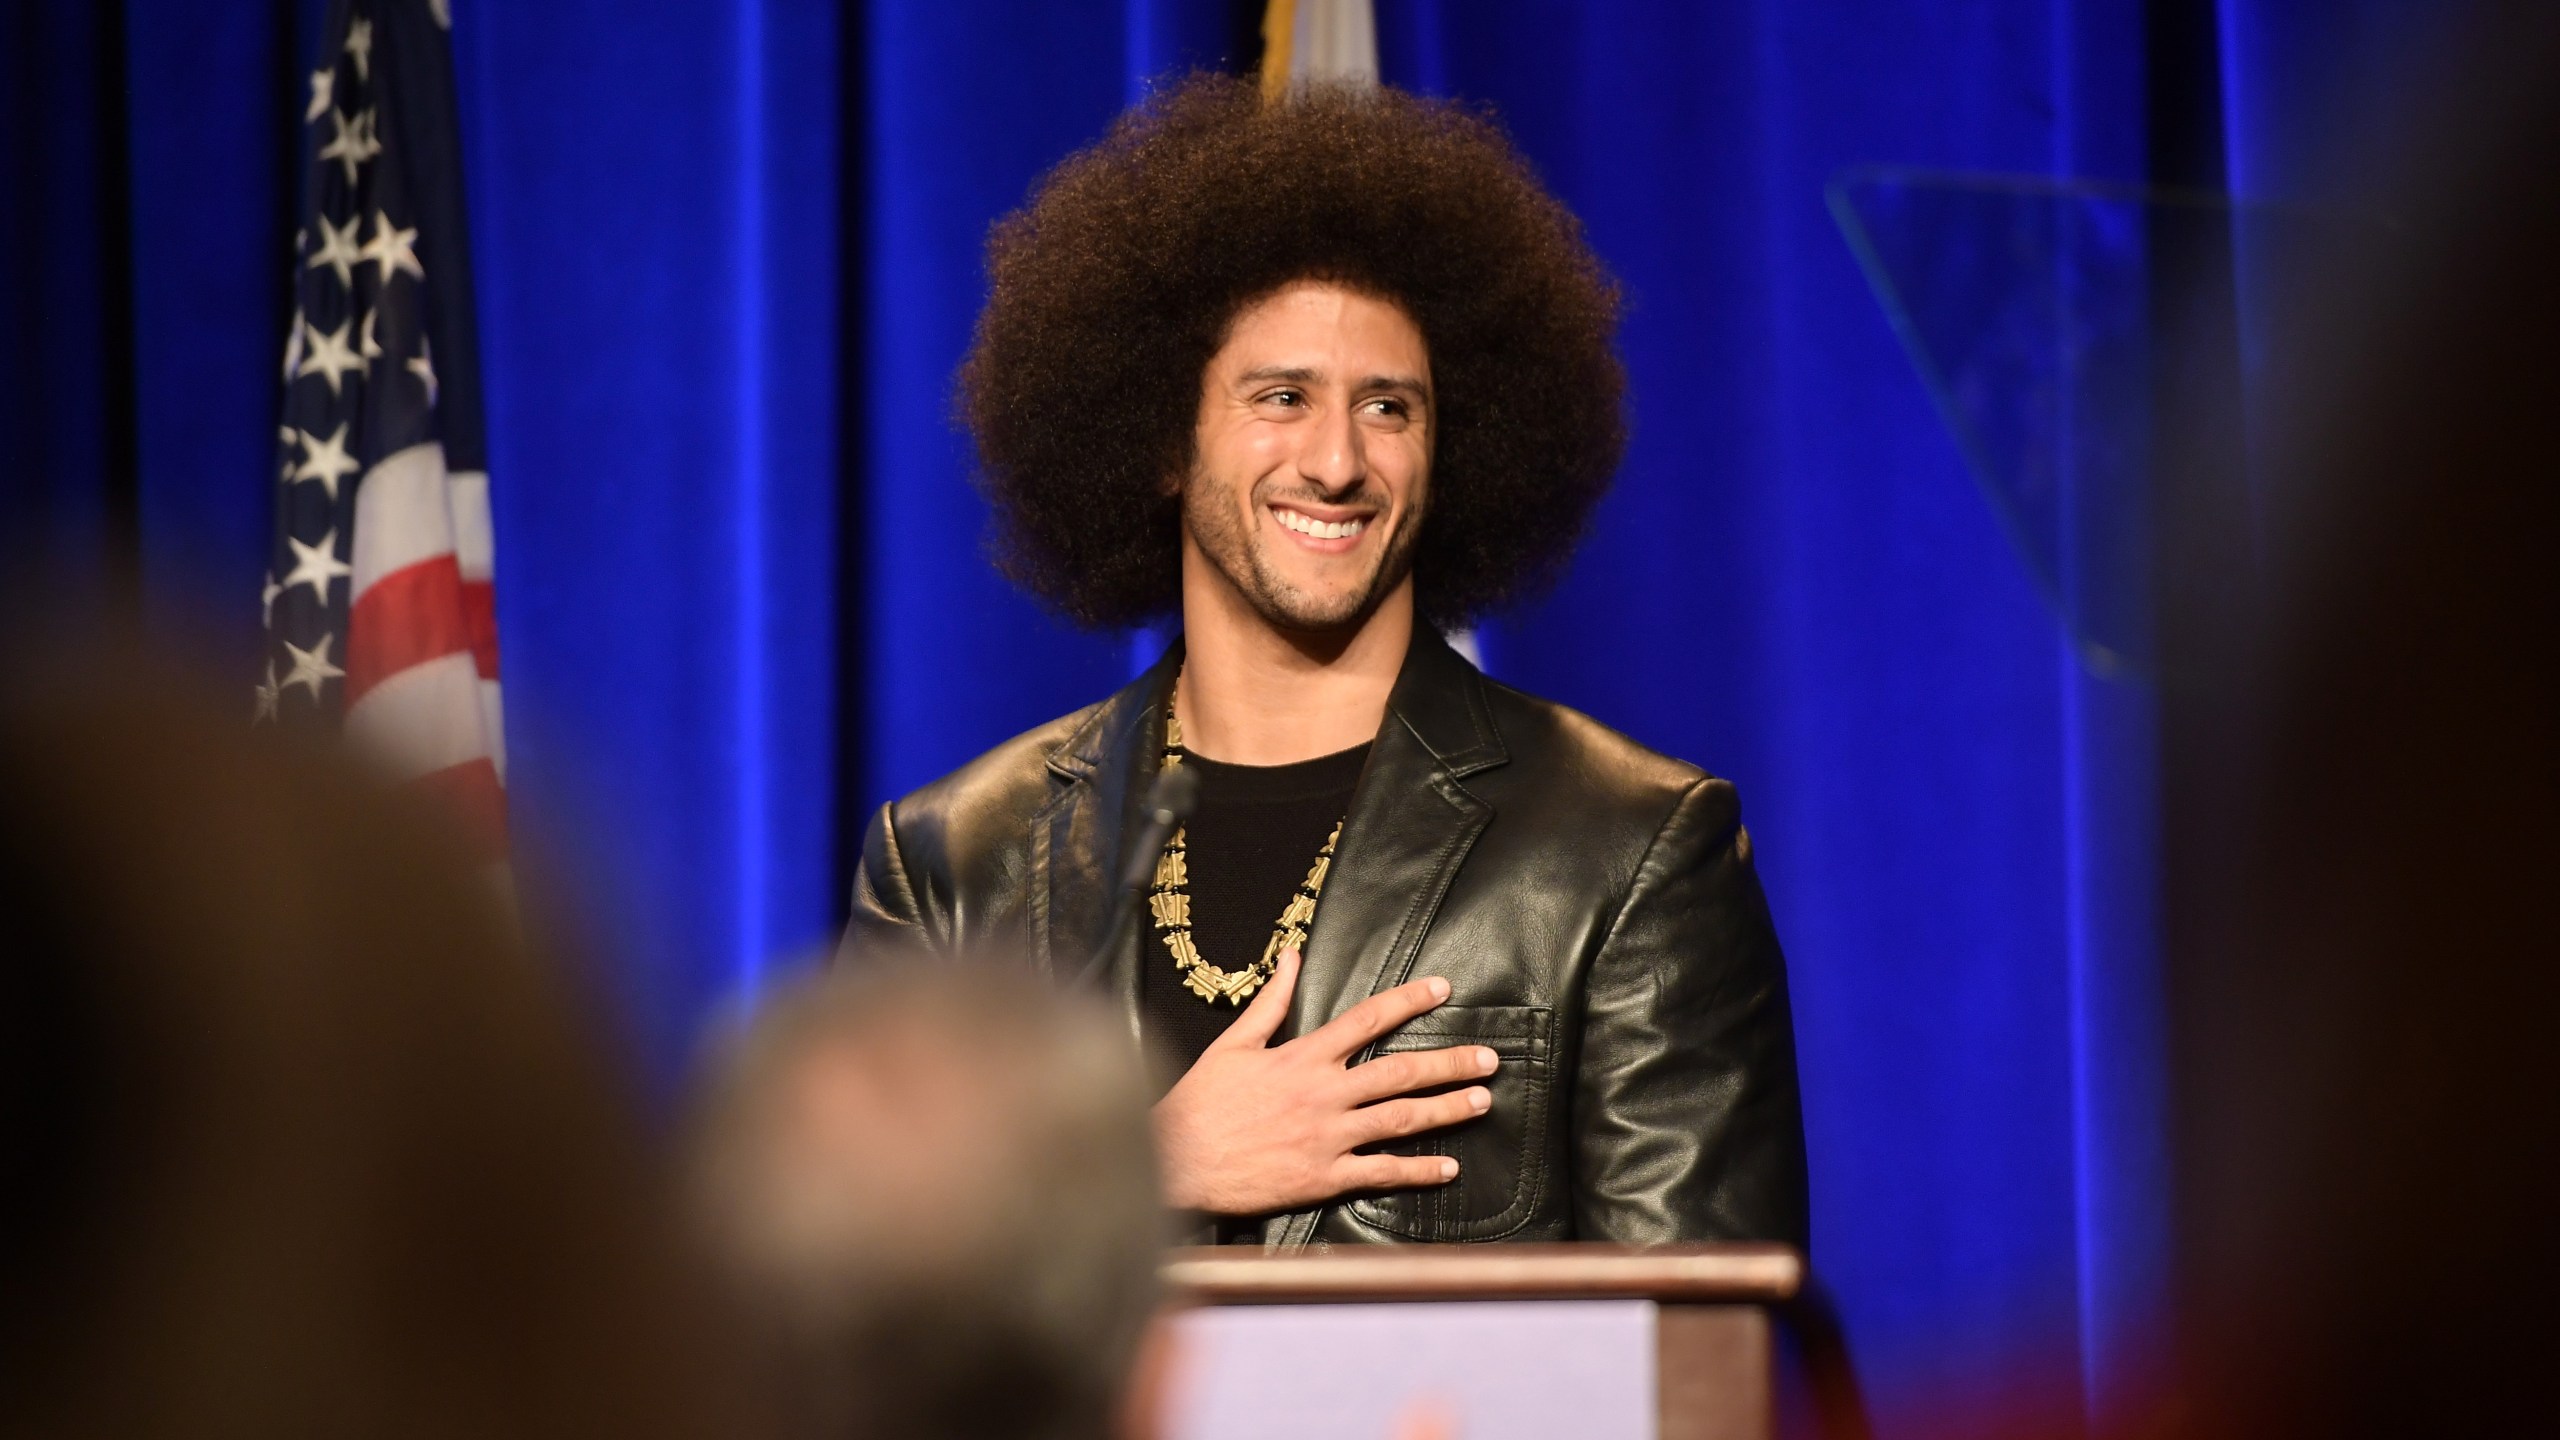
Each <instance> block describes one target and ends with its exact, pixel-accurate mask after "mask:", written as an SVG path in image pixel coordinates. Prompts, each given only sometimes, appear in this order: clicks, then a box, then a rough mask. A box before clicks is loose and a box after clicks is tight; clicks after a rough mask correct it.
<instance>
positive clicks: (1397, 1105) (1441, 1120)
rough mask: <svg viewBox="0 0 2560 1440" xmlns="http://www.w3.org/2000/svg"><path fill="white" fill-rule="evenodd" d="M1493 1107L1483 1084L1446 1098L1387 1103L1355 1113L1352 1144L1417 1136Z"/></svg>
mask: <svg viewBox="0 0 2560 1440" xmlns="http://www.w3.org/2000/svg"><path fill="white" fill-rule="evenodd" d="M1491 1108H1493V1092H1492V1091H1490V1090H1487V1089H1486V1088H1485V1087H1483V1086H1482V1085H1470V1086H1468V1087H1467V1088H1466V1089H1464V1090H1458V1091H1453V1092H1451V1093H1450V1094H1447V1095H1424V1096H1419V1097H1416V1098H1414V1099H1411V1100H1389V1101H1385V1102H1383V1103H1381V1104H1377V1105H1370V1106H1366V1107H1364V1108H1362V1109H1358V1110H1354V1111H1352V1112H1351V1114H1350V1116H1349V1117H1348V1118H1349V1120H1350V1123H1351V1136H1352V1138H1351V1143H1352V1144H1354V1145H1374V1144H1376V1143H1377V1142H1379V1141H1381V1140H1395V1139H1399V1138H1401V1137H1403V1136H1406V1135H1419V1134H1421V1133H1422V1132H1423V1131H1425V1130H1437V1129H1440V1128H1441V1127H1442V1126H1445V1125H1455V1124H1457V1123H1458V1122H1460V1121H1462V1120H1473V1119H1474V1118H1476V1117H1477V1116H1479V1115H1481V1114H1483V1113H1484V1112H1485V1111H1487V1110H1489V1109H1491Z"/></svg>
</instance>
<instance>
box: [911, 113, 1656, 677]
mask: <svg viewBox="0 0 2560 1440" xmlns="http://www.w3.org/2000/svg"><path fill="white" fill-rule="evenodd" d="M988 270H989V278H990V280H991V282H992V289H991V293H990V294H989V296H988V300H987V306H986V309H985V311H984V312H983V313H982V314H981V315H980V316H979V320H978V330H977V336H976V339H975V342H974V343H973V345H972V346H971V348H970V352H969V358H968V360H967V362H966V363H965V364H964V365H963V366H962V367H961V371H960V395H959V403H960V410H961V414H962V417H963V419H964V421H965V422H966V424H967V425H968V428H969V431H970V433H971V435H972V436H973V437H974V439H975V441H976V443H977V452H978V462H979V483H980V485H981V486H982V487H983V488H984V490H985V492H986V494H987V497H988V499H989V501H990V502H991V503H992V505H993V507H994V512H995V537H994V552H995V558H996V562H997V564H998V566H999V567H1000V568H1001V569H1002V570H1003V571H1004V572H1005V574H1006V575H1007V576H1009V577H1011V578H1012V579H1013V580H1014V582H1015V583H1017V584H1019V585H1021V586H1022V587H1023V588H1024V589H1026V590H1028V591H1030V592H1031V593H1032V594H1034V595H1036V596H1038V597H1040V598H1041V599H1042V600H1044V601H1046V602H1048V603H1049V604H1051V605H1053V606H1055V607H1056V608H1057V609H1059V610H1060V611H1062V612H1064V613H1065V614H1066V615H1068V616H1069V617H1071V618H1072V619H1074V620H1077V621H1079V622H1081V623H1083V624H1086V625H1091V626H1121V625H1133V624H1139V623H1143V622H1146V621H1149V620H1152V619H1155V618H1157V617H1160V616H1163V615H1165V614H1168V613H1170V612H1171V611H1173V610H1174V609H1175V608H1176V607H1177V605H1178V603H1179V598H1180V574H1181V562H1180V553H1181V552H1180V529H1179V526H1180V515H1181V501H1180V498H1179V496H1178V494H1174V493H1168V492H1169V490H1170V489H1178V487H1175V486H1171V485H1169V482H1171V481H1175V480H1178V479H1179V478H1180V477H1182V476H1184V475H1187V474H1188V472H1189V470H1190V467H1191V464H1192V460H1193V433H1194V428H1195V425H1196V423H1197V417H1198V413H1199V403H1200V384H1201V375H1202V373H1203V371H1204V370H1205V369H1206V368H1207V366H1208V363H1209V360H1210V358H1211V357H1212V356H1214V355H1215V354H1216V353H1217V350H1218V347H1219V346H1220V345H1221V344H1222V343H1224V339H1225V336H1226V332H1227V329H1228V327H1229V325H1231V324H1232V323H1233V321H1234V319H1235V316H1236V315H1237V313H1238V312H1239V311H1240V310H1242V309H1243V308H1244V307H1245V306H1246V305H1247V304H1249V303H1250V302H1252V301H1254V300H1257V299H1259V298H1261V297H1263V296H1266V295H1269V294H1271V293H1272V292H1274V291H1276V290H1278V289H1280V288H1281V287H1283V286H1285V285H1287V284H1290V283H1292V282H1294V281H1298V280H1304V279H1322V280H1330V281H1334V282H1336V283H1340V284H1343V285H1345V286H1348V287H1351V288H1354V289H1357V290H1360V291H1362V292H1364V293H1368V294H1372V295H1375V296H1377V297H1379V298H1382V299H1386V300H1390V301H1393V302H1394V303H1396V304H1397V305H1399V306H1400V307H1402V308H1403V309H1404V310H1405V312H1406V313H1407V314H1408V315H1410V316H1411V317H1412V318H1413V320H1414V322H1415V323H1416V324H1417V325H1418V326H1419V327H1420V329H1421V331H1422V335H1423V339H1424V342H1425V343H1426V344H1427V345H1428V346H1429V347H1430V354H1431V374H1432V387H1433V390H1434V391H1435V399H1436V402H1437V406H1438V417H1437V418H1438V425H1439V433H1438V436H1437V438H1436V441H1435V448H1434V453H1433V459H1432V472H1431V496H1430V503H1429V508H1428V510H1427V512H1426V518H1425V520H1424V523H1423V528H1422V532H1421V535H1420V538H1419V540H1418V542H1417V546H1416V549H1415V553H1414V571H1413V573H1414V582H1415V594H1416V599H1417V601H1418V604H1419V606H1420V609H1421V611H1422V613H1423V615H1424V617H1425V618H1426V619H1428V620H1430V621H1432V622H1434V623H1437V624H1441V625H1455V624H1460V623H1463V622H1465V621H1467V620H1469V619H1472V618H1474V617H1476V616H1478V615H1481V614H1482V613H1484V612H1485V611H1487V610H1490V609H1493V608H1496V607H1498V606H1501V605H1503V604H1505V603H1507V602H1509V601H1512V600H1515V599H1518V598H1521V597H1522V596H1523V595H1525V594H1526V593H1528V592H1529V591H1531V590H1533V589H1535V588H1536V587H1538V586H1539V585H1540V584H1542V583H1543V582H1545V581H1547V580H1549V579H1550V578H1552V577H1553V576H1554V574H1555V573H1556V571H1557V570H1558V569H1560V568H1561V567H1562V565H1563V563H1564V560H1565V558H1566V557H1567V556H1568V555H1570V554H1571V553H1572V550H1573V547H1574V545H1575V543H1576V542H1577V541H1579V540H1580V538H1581V535H1582V531H1583V527H1584V525H1585V522H1586V521H1587V520H1588V518H1589V516H1590V513H1591V508H1592V506H1593V505H1594V504H1595V503H1596V502H1597V501H1598V500H1599V498H1600V496H1601V494H1602V493H1603V492H1604V491H1606V490H1607V488H1608V484H1609V480H1610V477H1611V476H1612V475H1613V474H1614V473H1615V471H1616V469H1617V466H1618V458H1619V454H1620V452H1621V451H1622V450H1623V449H1624V448H1625V438H1626V430H1625V422H1624V419H1623V416H1622V414H1621V409H1620V401H1621V395H1622V392H1623V390H1624V388H1625V382H1624V376H1623V373H1622V372H1621V370H1620V367H1619V364H1618V358H1617V355H1616V353H1615V351H1614V350H1613V349H1612V348H1611V339H1612V336H1613V335H1614V333H1615V331H1616V328H1617V320H1618V292H1617V287H1616V285H1615V283H1614V282H1613V281H1612V280H1611V278H1610V277H1609V275H1608V273H1607V271H1606V270H1605V269H1604V268H1603V267H1602V265H1601V263H1600V261H1599V258H1598V257H1597V256H1596V255H1594V254H1593V253H1592V251H1591V248H1590V246H1589V244H1588V243H1586V242H1585V241H1584V239H1583V236H1582V227H1581V225H1580V224H1579V223H1578V222H1577V221H1576V220H1575V219H1574V217H1573V216H1572V214H1571V213H1569V212H1568V211H1567V210H1566V209H1565V208H1564V206H1563V205H1561V204H1559V203H1558V202H1557V201H1556V199H1555V197H1554V196H1552V195H1550V194H1548V193H1547V191H1546V189H1545V188H1544V187H1543V186H1541V185H1540V184H1539V183H1538V180H1537V178H1536V176H1534V175H1533V174H1531V173H1530V169H1529V166H1528V164H1527V162H1526V161H1524V160H1523V159H1522V158H1521V156H1520V155H1519V153H1518V152H1517V151H1515V150H1514V149H1512V147H1511V145H1510V143H1509V142H1508V141H1507V140H1506V139H1505V138H1504V136H1503V135H1502V133H1501V131H1500V130H1499V129H1498V128H1497V127H1496V126H1495V125H1494V123H1493V122H1492V121H1491V120H1490V119H1489V118H1487V117H1486V116H1484V115H1480V114H1477V113H1475V112H1473V111H1470V110H1468V109H1466V108H1464V107H1462V106H1460V105H1457V104H1452V103H1448V102H1444V101H1436V100H1427V99H1422V98H1419V97H1416V96H1413V95H1409V94H1405V93H1403V92H1400V91H1396V90H1355V89H1349V88H1342V87H1321V86H1320V87H1315V88H1311V89H1302V90H1299V91H1296V92H1293V93H1290V94H1288V95H1286V96H1284V97H1283V98H1280V99H1276V100H1270V101H1266V100H1265V99H1264V98H1263V96H1262V94H1261V92H1260V90H1259V89H1258V88H1257V87H1256V86H1254V85H1253V84H1252V83H1251V82H1248V81H1243V80H1235V79H1229V78H1227V77H1223V76H1215V75H1202V76H1195V77H1193V78H1191V79H1189V80H1186V81H1183V82H1181V83H1180V84H1177V85H1172V86H1169V87H1167V88H1164V89H1162V90H1159V91H1158V92H1157V93H1156V94H1155V95H1154V96H1153V97H1152V98H1151V99H1149V100H1148V101H1146V102H1145V103H1144V104H1142V105H1140V106H1138V107H1137V108H1135V109H1133V110H1131V111H1130V112H1129V113H1128V114H1126V115H1124V116H1123V117H1121V119H1120V121H1119V122H1118V123H1117V124H1116V125H1115V126H1114V127H1113V128H1112V131H1111V133H1110V134H1109V135H1108V136H1106V137H1105V138H1104V139H1103V140H1102V141H1101V142H1099V143H1098V144H1095V145H1094V146H1092V147H1090V148H1088V149H1085V150H1082V151H1079V152H1077V153H1076V154H1074V155H1071V156H1069V157H1068V158H1067V159H1066V160H1065V161H1063V162H1061V163H1060V164H1059V165H1058V167H1057V168H1056V169H1054V170H1052V171H1051V172H1049V174H1048V175H1047V176H1046V177H1045V178H1044V179H1043V180H1042V181H1041V183H1040V185H1039V187H1038V189H1037V190H1036V191H1035V192H1034V193H1033V195H1032V197H1031V200H1030V202H1029V203H1028V204H1027V205H1025V206H1024V207H1023V208H1022V209H1020V210H1017V211H1015V212H1014V213H1012V214H1011V215H1008V216H1006V217H1005V218H1004V219H1003V220H1002V221H1001V222H999V223H998V224H997V226H996V227H995V231H994V233H993V235H992V237H991V238H990V239H989V242H988Z"/></svg>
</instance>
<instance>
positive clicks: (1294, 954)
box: [1280, 945, 1298, 965]
mask: <svg viewBox="0 0 2560 1440" xmlns="http://www.w3.org/2000/svg"><path fill="white" fill-rule="evenodd" d="M1280 963H1282V964H1284V965H1295V964H1297V963H1298V947H1297V946H1295V945H1292V946H1290V947H1289V948H1288V949H1286V950H1283V951H1281V952H1280Z"/></svg>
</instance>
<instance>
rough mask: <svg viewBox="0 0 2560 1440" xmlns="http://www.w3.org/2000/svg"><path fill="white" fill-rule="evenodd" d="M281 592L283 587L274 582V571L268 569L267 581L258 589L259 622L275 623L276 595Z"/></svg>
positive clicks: (264, 623) (265, 623)
mask: <svg viewBox="0 0 2560 1440" xmlns="http://www.w3.org/2000/svg"><path fill="white" fill-rule="evenodd" d="M283 593H284V587H283V586H281V585H279V584H277V583H276V572H274V571H273V570H270V571H268V572H267V583H266V584H265V586H263V587H262V588H261V589H260V590H259V591H258V623H259V624H261V625H273V624H274V623H276V597H277V596H279V595H281V594H283Z"/></svg>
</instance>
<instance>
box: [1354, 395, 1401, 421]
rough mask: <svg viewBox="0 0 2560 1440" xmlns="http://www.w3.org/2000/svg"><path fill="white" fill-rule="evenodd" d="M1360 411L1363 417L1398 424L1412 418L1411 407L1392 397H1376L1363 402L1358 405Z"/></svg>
mask: <svg viewBox="0 0 2560 1440" xmlns="http://www.w3.org/2000/svg"><path fill="white" fill-rule="evenodd" d="M1360 411H1361V413H1362V414H1364V415H1369V416H1373V417H1375V418H1377V419H1380V420H1390V421H1394V422H1397V423H1399V424H1401V423H1403V422H1404V421H1406V420H1409V419H1411V418H1412V416H1413V407H1412V406H1411V405H1409V404H1407V403H1405V402H1404V401H1402V400H1399V399H1397V398H1396V397H1395V396H1393V395H1378V396H1373V397H1371V398H1370V399H1367V400H1364V401H1362V402H1361V403H1360Z"/></svg>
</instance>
